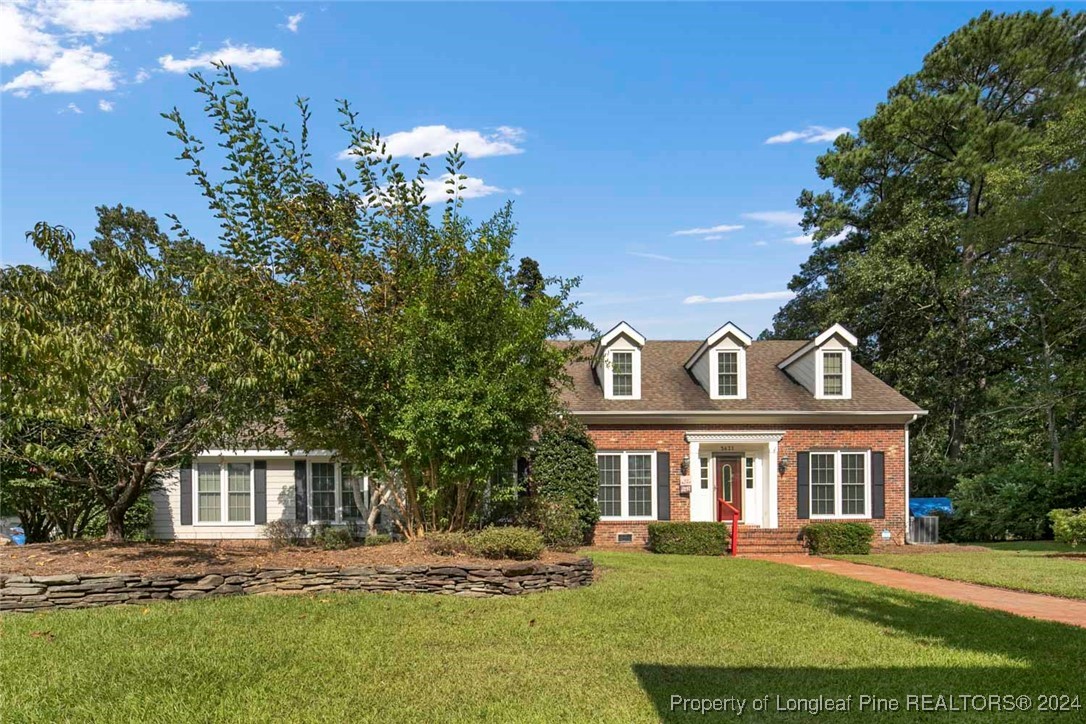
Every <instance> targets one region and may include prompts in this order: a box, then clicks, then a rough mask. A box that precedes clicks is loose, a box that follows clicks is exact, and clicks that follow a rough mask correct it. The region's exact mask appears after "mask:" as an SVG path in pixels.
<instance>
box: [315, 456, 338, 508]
mask: <svg viewBox="0 0 1086 724" xmlns="http://www.w3.org/2000/svg"><path fill="white" fill-rule="evenodd" d="M311 507H312V519H313V520H315V521H334V520H335V519H336V466H335V463H313V485H312V506H311Z"/></svg>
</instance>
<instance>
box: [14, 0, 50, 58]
mask: <svg viewBox="0 0 1086 724" xmlns="http://www.w3.org/2000/svg"><path fill="white" fill-rule="evenodd" d="M44 25H45V23H44V21H43V20H42V18H40V17H39V16H37V15H33V14H32V13H29V12H23V11H22V9H21V7H20V6H19V5H15V4H11V3H7V2H4V3H0V65H11V64H12V63H35V64H45V63H48V62H49V60H50V59H51V58H52V57H53V56H55V55H56V54H57V53H58V52H60V46H59V44H58V43H57V39H56V38H55V37H53V36H52V35H50V34H49V33H46V32H44V31H43V30H42V28H43V27H44Z"/></svg>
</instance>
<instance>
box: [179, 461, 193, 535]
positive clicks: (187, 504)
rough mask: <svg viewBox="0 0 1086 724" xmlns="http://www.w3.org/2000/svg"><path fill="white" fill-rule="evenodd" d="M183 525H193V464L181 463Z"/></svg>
mask: <svg viewBox="0 0 1086 724" xmlns="http://www.w3.org/2000/svg"><path fill="white" fill-rule="evenodd" d="M181 525H192V466H191V464H190V463H182V464H181Z"/></svg>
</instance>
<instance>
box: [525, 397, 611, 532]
mask: <svg viewBox="0 0 1086 724" xmlns="http://www.w3.org/2000/svg"><path fill="white" fill-rule="evenodd" d="M531 485H532V491H533V492H534V493H535V494H536V495H538V496H540V497H541V498H543V499H545V500H567V501H569V502H570V503H571V504H572V505H573V507H574V509H576V511H577V515H578V516H579V517H580V519H581V524H582V530H583V532H584V534H586V535H587V533H588V531H590V530H592V526H594V525H596V521H598V520H599V519H600V507H599V504H598V503H597V502H596V494H597V491H598V488H599V471H598V468H597V467H596V444H595V443H594V442H592V438H590V437H589V436H588V430H586V429H585V426H584V425H583V424H582V423H581V422H580V421H578V420H576V419H575V418H573V417H572V416H571V415H566V416H565V418H564V419H562V420H560V421H557V422H554V423H551V424H549V425H547V426H546V427H545V428H544V429H543V430H542V431H541V432H540V435H539V441H538V443H537V444H536V446H535V450H534V452H533V454H532V458H531Z"/></svg>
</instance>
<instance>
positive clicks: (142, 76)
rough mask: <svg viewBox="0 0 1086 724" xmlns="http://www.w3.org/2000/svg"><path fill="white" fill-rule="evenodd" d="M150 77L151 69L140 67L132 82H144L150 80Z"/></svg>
mask: <svg viewBox="0 0 1086 724" xmlns="http://www.w3.org/2000/svg"><path fill="white" fill-rule="evenodd" d="M150 78H151V72H150V71H149V70H147V69H146V68H140V69H139V70H138V71H137V72H136V77H135V78H133V79H132V82H133V83H143V82H145V81H147V80H150Z"/></svg>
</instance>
